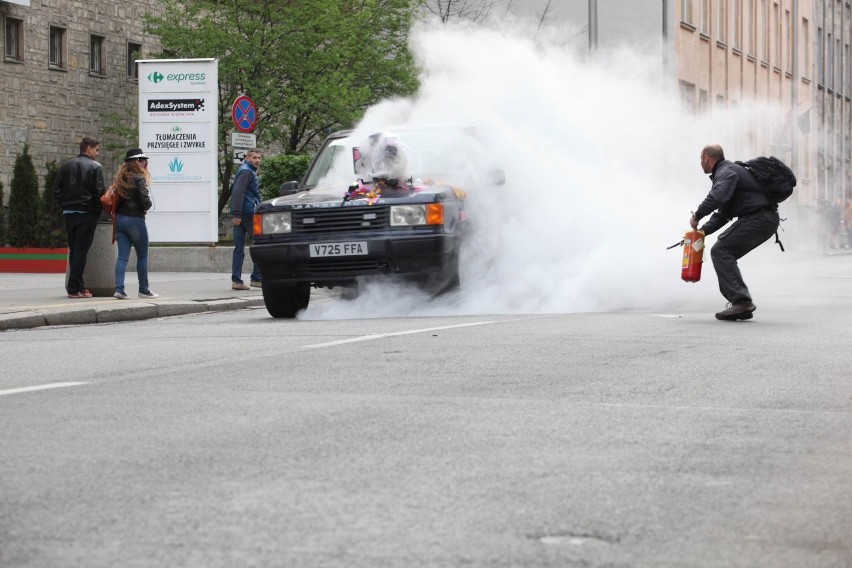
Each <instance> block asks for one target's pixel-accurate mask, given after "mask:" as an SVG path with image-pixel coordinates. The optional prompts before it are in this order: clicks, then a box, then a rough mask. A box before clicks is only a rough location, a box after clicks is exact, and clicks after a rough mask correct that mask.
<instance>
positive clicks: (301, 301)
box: [263, 282, 311, 319]
mask: <svg viewBox="0 0 852 568" xmlns="http://www.w3.org/2000/svg"><path fill="white" fill-rule="evenodd" d="M310 301H311V286H310V284H308V283H306V282H300V283H298V284H291V285H287V286H280V285H279V286H274V285H270V284H268V283H266V282H264V283H263V303H264V304H265V305H266V311H267V312H269V315H271V316H272V317H274V318H287V319H292V318H294V317H296V314H298V313H299V312H301V311H302V310H304V309H306V308H307V307H308V303H309V302H310Z"/></svg>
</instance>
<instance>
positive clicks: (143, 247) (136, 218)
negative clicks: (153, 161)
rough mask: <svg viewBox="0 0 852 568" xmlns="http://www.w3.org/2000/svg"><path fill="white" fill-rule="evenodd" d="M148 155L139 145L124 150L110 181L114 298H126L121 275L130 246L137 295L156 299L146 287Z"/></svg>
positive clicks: (125, 270)
mask: <svg viewBox="0 0 852 568" xmlns="http://www.w3.org/2000/svg"><path fill="white" fill-rule="evenodd" d="M150 181H151V174H149V173H148V156H146V155H145V154H144V153H143V152H142V150H141V149H140V148H133V149H131V150H128V151H127V157H126V158H125V159H124V163H123V164H122V165H121V167H120V168H118V173H117V174H115V180H113V182H112V184H113V186H114V187H115V193H116V195H117V196H118V208H117V209H116V212H115V238H116V241H118V260H117V261H116V263H115V297H116V298H118V299H119V300H126V299H127V298H128V297H129V296H128V295H127V293H126V292H125V290H124V274H125V272H127V262H128V261H129V260H130V245H133V248H134V249H135V250H136V275H137V277H138V278H139V297H140V298H159V295H158V294H155V293H154V292H152V291H151V288H150V287H149V286H148V227H147V226H146V225H145V212H146V211H148V209H150V208H151V205H152V203H151V195H150V194H149V193H148V184H149V183H150Z"/></svg>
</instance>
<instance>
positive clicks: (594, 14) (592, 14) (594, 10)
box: [589, 0, 598, 53]
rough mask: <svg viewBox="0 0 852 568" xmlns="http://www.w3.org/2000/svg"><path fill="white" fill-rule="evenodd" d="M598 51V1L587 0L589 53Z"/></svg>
mask: <svg viewBox="0 0 852 568" xmlns="http://www.w3.org/2000/svg"><path fill="white" fill-rule="evenodd" d="M597 49H598V0H589V52H590V53H591V52H594V51H597Z"/></svg>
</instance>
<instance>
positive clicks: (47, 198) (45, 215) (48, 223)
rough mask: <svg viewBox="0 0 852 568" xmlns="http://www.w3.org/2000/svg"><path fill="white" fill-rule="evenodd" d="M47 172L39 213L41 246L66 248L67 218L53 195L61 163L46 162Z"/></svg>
mask: <svg viewBox="0 0 852 568" xmlns="http://www.w3.org/2000/svg"><path fill="white" fill-rule="evenodd" d="M44 166H45V168H47V173H46V174H45V176H44V191H43V192H42V194H41V203H39V212H38V213H39V214H38V239H39V246H41V247H47V248H65V247H67V246H68V237H67V236H66V234H65V219H64V218H63V216H62V208H61V207H60V206H59V202H57V201H56V199H55V198H54V197H53V183H54V182H55V181H56V176H57V174H58V173H59V164H58V163H56V162H55V161H54V162H46V163H45V164H44Z"/></svg>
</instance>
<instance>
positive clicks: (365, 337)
mask: <svg viewBox="0 0 852 568" xmlns="http://www.w3.org/2000/svg"><path fill="white" fill-rule="evenodd" d="M525 319H526V318H525ZM492 323H503V322H496V321H479V322H473V323H461V324H458V325H445V326H442V327H427V328H425V329H409V330H407V331H397V332H395V333H377V334H375V335H362V336H361V337H352V338H350V339H338V340H337V341H329V342H328V343H315V344H313V345H303V346H302V347H298V348H297V350H298V351H301V350H305V349H321V348H323V347H335V346H337V345H345V344H347V343H358V342H359V341H373V340H374V339H384V338H385V337H396V336H399V335H411V334H413V333H428V332H430V331H442V330H445V329H458V328H460V327H472V326H475V325H488V324H492Z"/></svg>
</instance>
